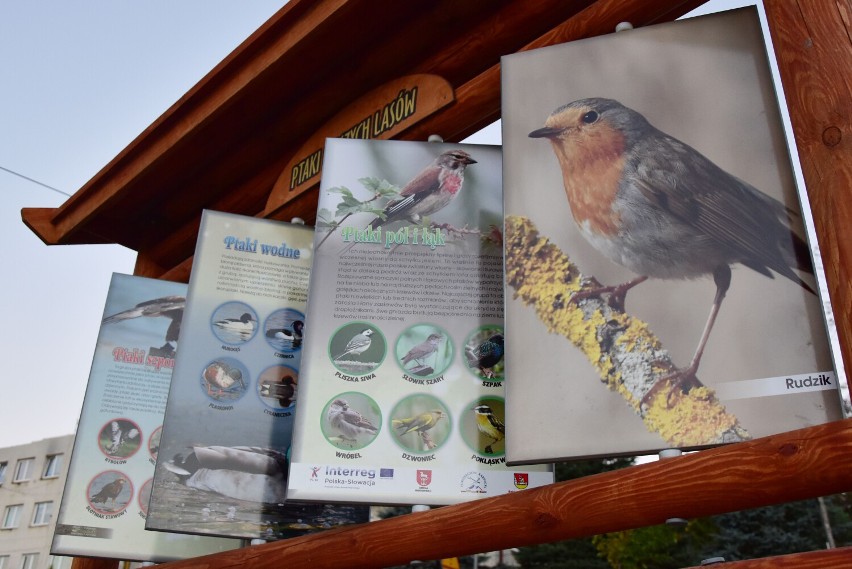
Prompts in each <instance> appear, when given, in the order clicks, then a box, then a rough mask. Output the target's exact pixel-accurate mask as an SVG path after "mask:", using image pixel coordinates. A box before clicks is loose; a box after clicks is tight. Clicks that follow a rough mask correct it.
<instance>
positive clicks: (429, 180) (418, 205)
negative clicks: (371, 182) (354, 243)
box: [370, 150, 476, 229]
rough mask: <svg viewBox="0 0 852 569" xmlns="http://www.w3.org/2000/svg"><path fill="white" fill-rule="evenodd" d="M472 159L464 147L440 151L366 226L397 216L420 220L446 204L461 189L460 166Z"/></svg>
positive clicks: (376, 224) (462, 173)
mask: <svg viewBox="0 0 852 569" xmlns="http://www.w3.org/2000/svg"><path fill="white" fill-rule="evenodd" d="M470 164H476V160H474V159H473V158H471V157H470V154H468V153H467V152H465V151H464V150H449V151H447V152H444V153H443V154H441V155H440V156H438V157H437V158H435V160H434V161H433V162H432V163H431V164H429V165H428V166H426V168H424V169H423V170H422V171H421V172H420V173H419V174H417V176H415V177H414V178H413V179H412V180H411V181H410V182H408V183H407V184H405V186H404V187H403V188H402V190H401V191H400V192H399V197H398V198H397V199H394V200H392V201H390V202H388V203H387V205H386V206H385V209H384V211H383V212H382V214H381V215H380V216H379V217H377V218H375V219H374V220H373V221H371V222H370V228H372V229H375V228H376V227H379V226H380V225H387V224H389V223H393V222H394V221H398V220H401V219H407V220H409V221H411V222H412V223H415V224H417V223H420V219H421V218H422V217H424V216H426V215H432V214H433V213H435V212H436V211H438V210H439V209H441V208H443V207H445V206H446V205H447V204H449V203H450V202H451V201H452V200H453V198H455V197H456V196H457V195H458V193H459V191H461V188H462V184H463V183H464V170H465V168H467V167H468V166H469V165H470Z"/></svg>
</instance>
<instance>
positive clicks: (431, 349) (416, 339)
mask: <svg viewBox="0 0 852 569" xmlns="http://www.w3.org/2000/svg"><path fill="white" fill-rule="evenodd" d="M453 354H454V350H453V342H452V340H451V339H450V337H449V335H448V334H447V333H446V332H445V331H443V330H441V329H440V328H438V327H436V326H432V325H430V324H416V325H414V326H411V327H410V328H408V329H406V330H405V331H403V332H402V334H400V335H399V338H397V341H396V357H397V361H398V362H399V364H400V365H401V366H402V369H403V370H404V372H405V373H406V374H408V375H412V376H417V377H423V378H427V379H428V378H435V377H437V376H440V375H441V374H442V373H444V372H445V371H446V370H447V368H448V367H450V364H452V362H453Z"/></svg>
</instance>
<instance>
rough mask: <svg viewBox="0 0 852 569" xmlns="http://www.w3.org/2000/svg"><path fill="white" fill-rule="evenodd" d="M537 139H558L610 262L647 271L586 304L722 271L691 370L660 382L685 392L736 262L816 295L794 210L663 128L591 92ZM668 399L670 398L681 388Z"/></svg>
mask: <svg viewBox="0 0 852 569" xmlns="http://www.w3.org/2000/svg"><path fill="white" fill-rule="evenodd" d="M529 136H530V137H532V138H546V139H548V140H549V141H550V143H551V146H552V147H553V151H554V153H555V154H556V157H557V160H558V161H559V166H560V168H561V170H562V178H563V183H564V186H565V193H566V195H567V198H568V203H569V205H570V207H571V213H572V215H573V217H574V221H575V222H576V224H577V226H578V227H579V229H580V232H581V233H582V234H583V236H584V237H585V238H586V240H588V241H589V243H591V244H592V245H593V246H594V247H595V248H596V249H597V250H598V251H600V252H601V253H603V254H604V255H605V256H607V257H608V258H609V259H610V260H612V261H614V262H616V263H618V264H620V265H623V266H624V267H627V268H628V269H630V270H631V271H633V272H635V273H636V274H638V275H639V276H638V277H637V278H635V279H633V280H631V281H629V282H626V283H623V284H621V285H618V286H613V287H600V288H597V289H595V290H592V291H588V292H580V293H577V294H575V295H574V300H575V301H579V300H581V299H583V298H587V297H589V296H592V295H599V294H603V293H609V294H610V295H611V296H610V304H611V305H612V306H614V307H619V308H623V301H624V295H625V294H626V292H627V290H629V289H630V288H632V287H633V286H635V285H637V284H639V283H641V282H643V281H645V280H646V279H647V278H648V277H654V278H661V279H690V278H697V277H702V276H705V275H713V280H714V281H715V284H716V294H715V297H714V299H713V304H712V307H711V310H710V315H709V317H708V319H707V323H706V325H705V328H704V332H703V334H702V336H701V339H700V340H699V342H698V347H697V348H696V351H695V354H694V356H693V358H692V361H691V362H690V364H689V366H687V367H686V368H685V369H682V370H679V371H677V372H676V373H675V374H673V375H671V376H668V377H667V378H664V379H665V380H666V381H662V380H661V381H660V382H658V383H657V385H655V386H654V388H652V390H651V391H649V393H648V394H646V395H645V396H644V398H643V403H647V402H649V401H650V400H651V398H652V395H653V394H654V393H655V392H656V391H657V390H658V389H659V386H660V385H661V384H663V383H667V384H669V385H670V386H671V388H672V392H673V391H674V388H675V387H681V388H683V389H684V390H685V391H686V390H687V389H688V388H689V387H691V386H692V385H693V384H695V383H696V382H697V380H696V379H695V374H696V371H697V370H698V366H699V363H700V361H701V356H702V354H703V352H704V347H705V345H706V343H707V339H708V337H709V335H710V331H711V330H712V328H713V323H714V322H715V319H716V315H717V314H718V311H719V308H720V306H721V304H722V300H723V299H724V297H725V294H726V292H727V291H728V288H729V286H730V282H731V265H733V264H735V263H740V264H743V265H745V266H747V267H749V268H751V269H753V270H755V271H757V272H758V273H760V274H762V275H765V276H767V277H769V278H774V277H773V271H774V272H775V273H778V274H780V275H783V276H784V277H786V278H788V279H790V280H791V281H793V282H794V283H796V284H798V285H800V286H801V287H802V288H803V289H805V290H807V291H809V292H811V293H813V292H814V291H813V289H812V288H811V287H810V286H809V285H808V284H807V283H806V282H805V281H803V280H802V279H801V278H800V277H799V275H798V274H797V273H796V270H798V271H801V272H803V273H811V274H813V267H812V265H811V261H810V255H809V251H808V247H807V244H806V243H805V242H804V241H803V240H802V239H801V238H800V237H799V236H797V235H796V234H795V233H793V232H792V230H791V227H790V223H791V220H792V216H793V212H792V211H791V210H790V209H789V208H787V207H785V206H784V204H782V203H781V202H779V201H777V200H775V199H774V198H772V197H770V196H767V195H766V194H763V193H761V192H760V191H758V190H757V189H756V188H754V187H753V186H751V185H749V184H747V183H746V182H744V181H742V180H740V179H739V178H736V177H734V176H732V175H731V174H729V173H728V172H725V171H724V170H722V169H721V168H719V167H718V166H716V165H715V164H714V163H712V162H711V161H710V160H708V159H707V158H705V157H704V156H703V155H701V154H700V153H698V152H697V151H696V150H695V149H693V148H692V147H690V146H688V145H687V144H684V143H683V142H681V141H679V140H677V139H676V138H674V137H672V136H669V135H668V134H666V133H664V132H662V131H660V130H658V129H656V128H655V127H653V126H651V124H650V123H649V122H648V121H647V120H646V119H645V117H644V116H642V115H641V114H639V113H638V112H636V111H634V110H632V109H630V108H628V107H625V106H624V105H622V104H621V103H619V102H618V101H614V100H612V99H601V98H590V99H581V100H578V101H574V102H572V103H568V104H567V105H564V106H562V107H560V108H558V109H556V110H555V111H554V112H553V113H552V114H551V115H550V117H548V119H547V121H546V122H545V126H544V128H540V129H537V130H534V131H532V132H531V133H530V134H529ZM672 392H670V393H669V397H668V398H667V401H668V400H669V399H670V396H671V393H672Z"/></svg>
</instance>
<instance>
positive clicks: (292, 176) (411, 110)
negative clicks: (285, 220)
mask: <svg viewBox="0 0 852 569" xmlns="http://www.w3.org/2000/svg"><path fill="white" fill-rule="evenodd" d="M453 100H454V96H453V88H452V86H451V85H450V84H449V83H448V82H447V81H446V80H444V79H443V78H441V77H439V76H437V75H427V74H419V75H407V76H405V77H401V78H399V79H395V80H393V81H391V82H389V83H386V84H384V85H382V86H381V87H379V88H377V89H374V90H373V91H370V92H369V93H367V94H366V95H364V96H363V97H361V98H360V99H358V100H357V101H355V102H354V103H352V104H351V105H350V106H349V107H347V108H346V109H344V110H342V111H341V112H340V113H338V114H337V115H336V116H334V117H333V118H332V119H331V120H329V121H328V122H327V123H325V124H324V125H323V126H322V127H321V128H320V129H319V130H317V132H316V133H314V135H313V136H311V137H310V138H309V139H308V140H307V141H306V142H305V144H303V145H302V147H301V148H300V149H299V151H298V152H296V153H295V154H294V155H293V158H292V159H291V160H290V162H289V163H288V164H287V167H286V168H284V171H283V172H281V175H280V176H279V177H278V180H277V181H276V182H275V186H274V187H273V188H272V192H271V194H270V195H269V199H268V200H267V203H266V211H267V212H271V211H273V210H275V209H276V208H278V207H280V206H281V205H283V204H284V203H285V202H287V201H288V200H289V199H290V198H291V197H293V196H295V195H297V194H300V193H301V192H304V191H305V190H308V189H310V188H312V187H314V186H315V185H317V184H318V183H319V179H320V172H321V171H322V158H323V147H324V145H325V139H326V138H379V139H387V138H391V137H393V136H395V135H397V134H399V133H400V132H402V131H404V130H405V129H407V128H409V127H411V126H413V125H415V124H417V122H418V121H420V120H422V119H424V118H426V117H428V116H429V115H431V114H432V113H434V112H435V111H437V110H439V109H441V108H443V107H445V106H447V105H448V104H450V103H451V102H452V101H453Z"/></svg>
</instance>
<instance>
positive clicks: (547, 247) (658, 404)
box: [504, 216, 751, 448]
mask: <svg viewBox="0 0 852 569" xmlns="http://www.w3.org/2000/svg"><path fill="white" fill-rule="evenodd" d="M504 238H505V242H506V280H507V282H508V284H509V286H510V287H511V288H512V289H513V290H514V297H515V298H516V299H521V300H522V301H523V302H524V303H525V304H527V305H532V306H533V307H534V309H535V311H536V314H537V315H538V317H539V319H540V320H541V321H542V322H543V323H544V325H545V326H546V327H547V329H548V331H549V332H552V333H557V334H560V335H562V336H564V337H566V338H567V339H568V340H569V341H570V342H571V343H572V344H574V345H575V346H576V347H577V348H579V349H580V350H581V351H582V352H583V354H584V355H585V356H586V357H587V358H588V360H589V362H591V364H592V366H594V368H595V370H596V372H597V374H598V376H599V377H600V380H601V381H602V382H603V383H604V384H606V386H607V387H608V388H609V389H610V390H612V391H615V392H617V393H619V394H621V396H622V397H624V399H625V401H626V402H627V404H628V405H629V406H630V407H631V408H632V409H633V410H634V411H635V412H636V413H637V414H638V415H639V416H640V417H641V418H642V420H643V422H644V423H645V426H646V427H647V428H648V430H649V431H651V432H655V433H658V434H659V435H660V436H661V437H662V438H663V439H664V440H665V441H666V442H667V444H670V445H671V446H673V447H683V448H688V447H699V446H706V445H713V444H719V443H729V442H738V441H742V440H746V439H749V438H751V436H750V435H749V434H748V432H747V431H746V430H745V429H744V428H743V427H742V426H740V424H739V421H738V420H737V418H736V417H735V416H733V415H732V414H730V413H728V412H727V411H726V410H725V407H724V406H723V405H722V404H721V403H720V402H719V400H718V399H717V398H716V396H715V393H714V392H713V390H712V389H710V388H709V387H707V386H704V385H702V384H701V383H700V382H699V381H697V380H695V381H692V382H690V383H689V387H690V389H688V390H684V389H680V388H678V387H676V386H674V385H672V386H668V385H663V386H661V387H662V389H661V388H657V389H655V390H654V391H651V390H652V388H653V387H654V386H655V384H657V383H658V382H660V381H664V382H667V381H668V380H667V379H666V378H667V377H668V376H671V375H672V374H673V373H674V372H675V371H676V370H677V368H676V366H675V365H674V363H673V362H672V360H671V357H670V356H669V354H668V352H667V351H666V350H665V349H664V348H663V347H662V346H661V344H660V341H659V339H657V337H656V336H655V335H654V334H653V333H652V332H651V331H650V330H649V329H648V325H647V324H646V323H644V322H642V321H641V320H639V319H637V318H633V317H631V316H629V315H627V314H625V313H624V312H622V311H620V310H616V309H614V308H612V307H611V306H610V305H609V304H608V303H607V302H606V300H605V299H602V298H600V297H599V296H595V295H592V296H589V297H588V298H583V299H582V300H580V301H578V302H575V301H572V300H571V297H572V295H573V294H574V293H576V292H578V291H580V290H585V289H591V288H596V287H599V286H600V285H599V284H598V283H597V282H596V281H595V280H594V279H592V278H588V277H584V276H583V275H582V274H580V271H579V270H578V269H577V267H576V266H575V265H573V264H572V263H571V261H570V260H569V258H568V257H567V256H566V255H565V254H564V253H563V252H562V251H560V250H559V248H558V247H556V246H555V245H553V244H552V243H550V242H549V240H548V239H546V238H544V237H541V236H540V235H539V233H538V230H537V229H536V227H535V226H534V225H533V223H532V222H531V221H530V220H529V219H527V218H525V217H519V216H508V217H507V218H506V230H505V236H504ZM649 394H650V395H649ZM643 398H644V399H647V401H645V402H643Z"/></svg>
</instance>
